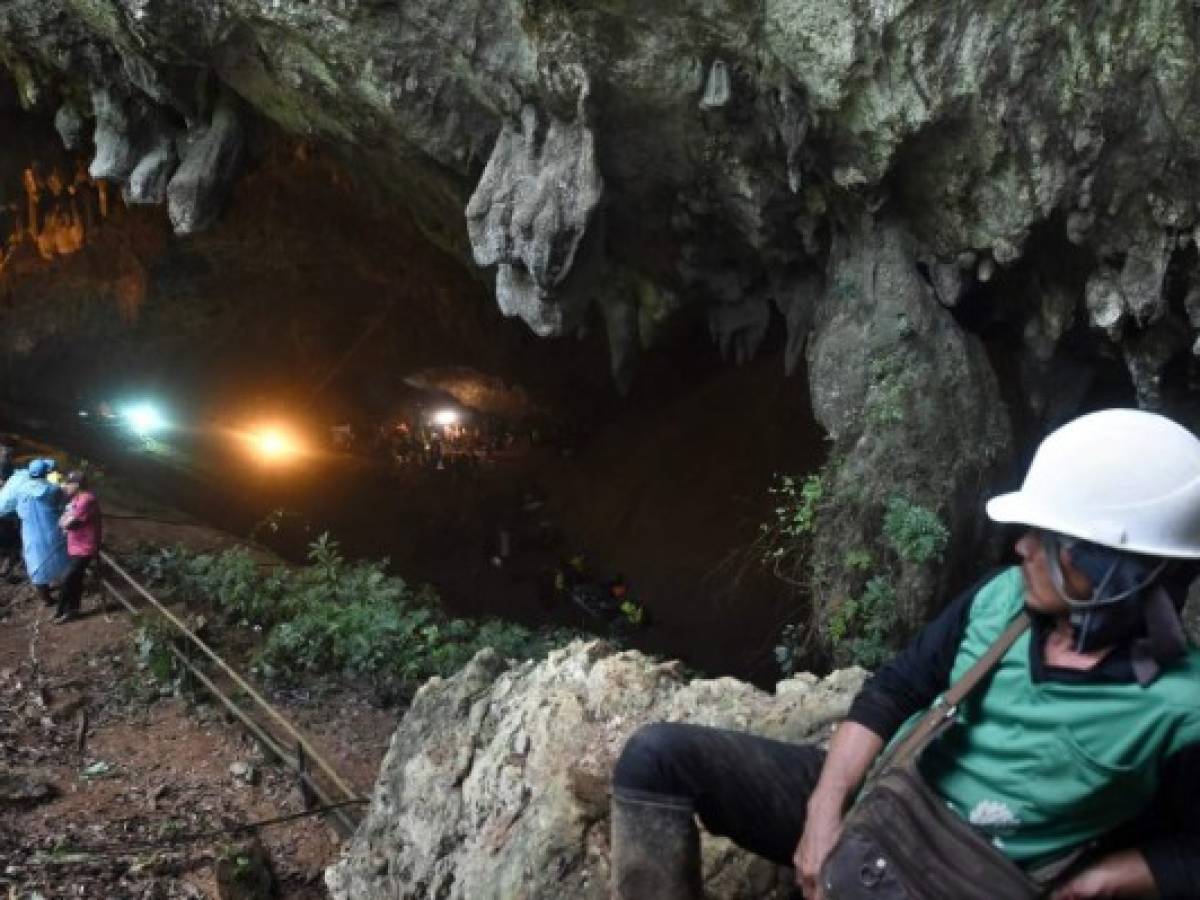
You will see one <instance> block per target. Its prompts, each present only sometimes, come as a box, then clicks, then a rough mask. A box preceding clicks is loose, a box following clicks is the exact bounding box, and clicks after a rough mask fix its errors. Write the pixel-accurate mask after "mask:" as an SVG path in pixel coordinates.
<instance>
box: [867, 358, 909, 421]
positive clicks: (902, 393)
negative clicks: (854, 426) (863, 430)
mask: <svg viewBox="0 0 1200 900" xmlns="http://www.w3.org/2000/svg"><path fill="white" fill-rule="evenodd" d="M869 375H870V383H869V385H868V390H867V400H866V417H867V421H869V422H870V423H871V424H873V425H876V426H881V427H882V426H888V425H898V424H900V423H901V422H903V421H904V413H905V407H906V406H907V405H908V402H909V394H910V392H911V389H912V387H913V380H912V376H911V374H909V372H908V371H907V370H906V368H905V366H904V357H903V356H902V355H900V354H899V353H891V354H888V355H887V356H882V357H877V358H875V359H872V360H871V362H870V369H869Z"/></svg>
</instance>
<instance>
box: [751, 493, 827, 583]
mask: <svg viewBox="0 0 1200 900" xmlns="http://www.w3.org/2000/svg"><path fill="white" fill-rule="evenodd" d="M767 493H769V494H771V495H772V496H773V497H774V498H775V503H776V506H775V508H774V510H773V513H772V520H771V521H770V522H764V523H763V524H762V525H760V526H759V530H760V531H761V533H762V535H763V540H762V557H763V561H764V562H770V561H772V560H782V559H785V558H787V557H790V556H795V555H798V554H803V552H804V549H805V547H806V545H807V542H808V539H809V537H810V536H811V535H812V532H813V529H814V527H815V526H816V522H817V513H818V511H819V510H820V508H821V502H822V501H823V500H824V499H825V473H824V472H818V473H817V474H815V475H807V476H805V477H804V478H798V477H796V476H793V475H776V476H775V481H774V483H773V484H772V485H771V486H770V487H769V488H767Z"/></svg>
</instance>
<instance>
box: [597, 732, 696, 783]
mask: <svg viewBox="0 0 1200 900" xmlns="http://www.w3.org/2000/svg"><path fill="white" fill-rule="evenodd" d="M690 730H691V727H690V726H686V725H673V724H670V723H667V722H656V723H654V724H652V725H643V726H642V727H641V728H639V729H638V730H637V731H635V732H634V733H633V734H632V735H630V737H629V739H628V740H627V741H626V742H625V747H624V748H623V749H622V750H621V755H620V757H619V758H618V759H617V764H616V766H615V767H614V769H613V785H614V786H616V787H619V788H626V789H632V790H638V791H650V792H652V793H656V794H679V793H683V792H684V791H683V788H682V785H680V784H679V779H678V777H677V776H676V772H677V771H678V767H679V764H680V763H681V762H682V759H683V757H684V754H685V753H686V751H687V747H688V743H689V741H688V732H689V731H690Z"/></svg>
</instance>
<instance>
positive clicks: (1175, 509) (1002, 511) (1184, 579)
mask: <svg viewBox="0 0 1200 900" xmlns="http://www.w3.org/2000/svg"><path fill="white" fill-rule="evenodd" d="M987 511H988V515H989V516H990V517H991V518H992V519H993V520H995V521H997V522H1001V523H1011V524H1016V525H1023V526H1026V528H1027V530H1026V531H1025V532H1024V533H1023V534H1022V536H1021V537H1020V539H1019V540H1018V541H1017V544H1016V551H1017V554H1018V555H1019V556H1020V558H1021V564H1020V565H1019V566H1014V567H1011V568H1008V569H1005V570H1002V571H1000V572H998V573H991V574H990V575H989V576H988V577H987V578H985V579H984V580H983V581H981V582H980V583H979V584H977V585H975V586H974V587H972V588H971V589H969V590H968V591H966V592H964V593H963V594H962V595H961V596H959V597H958V598H957V599H956V600H954V601H952V602H951V603H950V604H949V605H948V606H947V607H946V608H945V609H944V610H943V611H942V612H941V613H940V614H939V616H938V617H937V618H936V619H935V620H934V621H932V622H931V623H929V624H928V625H927V626H926V627H925V628H924V629H923V630H922V631H921V632H920V633H919V634H918V635H917V637H916V638H915V639H914V640H913V642H912V643H911V644H910V645H909V646H908V647H907V648H906V649H905V650H904V651H903V652H902V653H900V654H898V655H897V656H896V657H895V658H894V659H893V660H892V661H891V662H889V663H888V664H887V665H885V666H884V667H883V668H881V669H880V670H879V671H878V672H877V673H876V674H875V675H874V676H873V677H872V678H871V679H870V680H869V681H868V682H867V684H866V685H865V686H864V687H863V690H862V691H861V692H860V694H859V695H858V697H857V698H856V699H855V701H854V703H853V705H852V707H851V709H850V712H849V714H848V716H847V721H846V722H844V723H843V724H842V725H841V726H840V727H839V728H838V730H837V732H836V734H835V736H834V738H833V741H832V743H831V744H830V747H829V751H828V753H825V752H822V751H820V750H818V749H816V748H814V747H807V746H800V745H794V744H786V743H781V742H778V741H771V740H767V739H765V738H759V737H754V736H751V735H747V734H742V733H736V732H729V731H723V730H719V729H712V728H703V727H699V726H689V725H670V724H658V725H650V726H646V727H643V728H642V729H640V730H639V731H638V732H636V733H635V734H634V735H633V737H631V738H630V740H629V742H628V743H627V744H626V746H625V749H624V750H623V752H622V754H621V757H620V759H619V760H618V762H617V765H616V768H615V770H614V774H613V805H612V828H613V835H612V838H613V870H614V871H613V889H614V895H615V896H616V897H618V898H623V900H624V898H650V897H654V898H656V900H684V898H692V897H699V877H700V876H699V869H698V863H699V854H698V841H697V833H696V826H695V818H696V816H698V817H699V818H700V820H701V822H702V823H703V824H704V825H705V827H706V828H707V830H709V831H710V832H713V833H716V834H722V835H725V836H728V837H729V838H731V839H732V840H734V841H735V842H736V843H738V844H740V845H741V846H743V847H745V848H746V849H748V850H751V851H753V852H755V853H758V854H760V855H762V856H765V857H767V858H768V859H772V860H775V861H776V862H778V863H780V864H784V865H787V864H793V865H794V866H795V869H796V879H797V883H798V884H799V885H800V886H801V887H802V888H803V889H804V894H805V896H806V897H807V898H809V900H814V898H821V900H837V897H840V896H853V897H859V896H879V897H880V898H881V900H882V898H885V897H886V898H890V897H906V898H912V900H916V898H925V897H933V896H937V897H945V896H949V897H954V898H956V900H957V898H960V897H963V898H964V900H965V897H964V893H966V892H964V891H963V890H961V889H957V890H952V891H949V892H947V891H946V890H945V889H942V890H940V891H939V890H936V889H934V888H933V887H930V886H920V885H917V886H914V884H913V883H912V881H913V880H912V878H909V879H908V882H907V884H900V883H899V882H903V881H905V879H904V878H898V879H893V883H892V884H891V887H888V885H886V884H884V883H883V881H881V880H880V879H881V877H882V876H881V875H880V872H877V871H875V870H874V869H873V866H874V865H876V864H877V865H879V866H880V867H881V868H882V866H883V863H884V862H885V861H884V860H882V859H879V860H878V861H876V862H870V861H868V862H866V863H864V864H863V866H862V872H861V882H862V884H861V886H855V890H851V891H849V892H847V893H844V894H836V892H835V891H834V889H833V887H832V885H833V882H832V881H831V880H829V878H828V876H827V875H824V876H823V875H822V866H823V864H825V863H826V861H827V860H828V859H830V858H831V851H833V850H834V848H835V845H837V842H838V838H839V835H840V833H841V830H842V823H843V820H844V817H845V816H846V814H847V811H848V810H849V809H850V808H851V807H852V806H853V805H854V803H855V799H856V797H857V796H858V795H859V791H860V788H861V787H862V785H863V783H864V780H865V779H866V777H867V774H868V771H869V770H870V768H871V766H872V764H873V763H874V761H875V760H876V758H877V757H879V756H880V753H881V751H882V750H883V749H884V747H885V745H888V743H889V742H890V741H893V738H894V737H896V736H897V734H898V733H900V734H907V733H910V732H911V731H916V730H918V729H916V728H913V727H912V723H913V722H915V721H917V720H919V719H921V718H922V716H924V715H925V711H926V710H927V709H929V708H931V707H933V708H938V704H939V703H940V702H941V698H942V696H943V695H944V694H945V693H946V692H947V691H948V689H950V688H951V686H952V685H955V684H958V683H960V679H963V680H967V679H964V678H963V677H964V675H966V674H967V673H968V671H969V670H971V668H972V666H974V665H975V664H976V663H980V661H981V660H983V661H984V662H983V663H981V667H982V670H983V671H985V672H986V675H985V676H983V678H982V680H981V681H980V682H979V687H978V688H977V689H975V690H974V691H973V692H971V693H969V694H968V695H967V696H966V698H965V699H963V700H962V701H961V702H960V703H959V705H958V706H957V708H956V709H952V710H951V713H952V715H950V716H947V717H946V719H947V722H946V724H945V730H944V732H943V733H941V736H940V737H939V738H938V739H937V740H935V741H933V742H931V743H928V744H927V745H923V749H922V750H921V753H920V756H919V768H918V771H919V773H920V776H921V780H922V781H923V783H924V786H926V787H928V788H929V789H931V790H932V793H933V795H934V796H936V798H937V804H938V806H939V807H941V806H942V805H944V806H945V807H948V808H949V809H950V810H953V812H954V813H955V814H957V815H956V816H952V817H951V818H952V819H953V820H954V822H955V823H957V825H956V827H957V828H960V829H961V828H962V827H963V823H969V826H970V828H969V829H967V830H968V832H969V834H970V836H971V838H972V840H974V841H975V842H976V843H978V844H980V845H982V847H983V849H982V851H980V852H981V853H982V854H992V853H993V852H995V853H996V854H997V855H998V857H1003V860H1004V861H1003V862H1002V865H1004V866H1007V867H1008V868H1010V869H1013V867H1012V866H1011V865H1010V863H1015V864H1016V867H1018V869H1019V870H1020V871H1019V873H1018V875H1019V877H1022V879H1023V880H1026V879H1027V880H1028V883H1029V884H1032V885H1033V886H1034V887H1035V888H1037V890H1036V891H1035V892H1031V893H1029V894H1027V896H1030V897H1034V896H1039V895H1041V894H1040V892H1042V891H1044V896H1048V897H1052V898H1054V900H1086V898H1109V897H1147V898H1149V897H1161V898H1167V900H1173V898H1178V900H1183V898H1197V897H1200V816H1197V815H1196V812H1195V811H1196V810H1197V808H1200V651H1197V650H1195V649H1192V648H1190V647H1189V646H1188V645H1187V641H1186V639H1185V637H1184V634H1183V628H1182V625H1181V623H1180V617H1179V610H1180V608H1181V607H1182V605H1183V601H1184V599H1185V596H1186V593H1187V588H1188V586H1189V584H1190V583H1191V581H1192V579H1193V578H1194V576H1195V575H1196V574H1197V572H1200V568H1198V566H1197V562H1196V561H1197V560H1200V441H1198V440H1197V439H1196V437H1195V436H1193V435H1192V434H1191V433H1190V432H1188V431H1187V430H1185V429H1184V428H1182V427H1180V426H1179V425H1177V424H1175V423H1174V422H1171V421H1170V420H1168V419H1166V418H1163V417H1162V416H1157V415H1154V414H1151V413H1145V412H1139V411H1136V410H1106V411H1103V412H1099V413H1093V414H1091V415H1087V416H1083V417H1081V418H1079V419H1076V420H1075V421H1073V422H1071V423H1069V424H1067V425H1065V426H1063V427H1062V428H1060V429H1059V430H1058V431H1056V432H1054V433H1053V434H1051V435H1050V436H1049V437H1047V438H1046V440H1045V441H1044V442H1043V443H1042V445H1041V446H1040V447H1039V449H1038V452H1037V454H1036V455H1035V457H1034V460H1033V462H1032V464H1031V465H1030V468H1029V472H1028V474H1027V476H1026V478H1025V481H1024V483H1023V485H1022V487H1021V489H1020V490H1019V491H1016V492H1014V493H1011V494H1006V495H1003V496H1000V497H996V498H994V499H993V500H991V501H990V502H989V503H988V504H987ZM1023 610H1024V611H1026V612H1028V614H1029V617H1030V618H1031V619H1032V626H1031V627H1029V628H1028V630H1025V631H1024V632H1022V631H1021V627H1022V623H1023V622H1024V619H1022V617H1021V614H1022V611H1023ZM1014 621H1016V625H1015V627H1014V624H1013V623H1014ZM1002 633H1003V634H1012V635H1018V634H1019V635H1020V636H1019V637H1015V638H1012V640H1014V641H1015V642H1013V643H1011V644H1007V643H1004V642H1002V641H1001V640H1000V638H1001V635H1002ZM989 650H992V651H993V653H992V654H989V653H988V651H989ZM989 655H990V656H992V657H993V658H994V660H996V661H995V662H993V663H991V667H990V668H987V667H986V666H987V658H988V657H989ZM955 713H956V714H955ZM935 718H936V716H935ZM902 740H903V739H901V738H897V740H896V741H895V742H893V745H894V744H895V743H901V742H902ZM942 815H945V813H944V812H943V813H942ZM932 818H936V815H933V814H931V819H932ZM897 827H899V826H897ZM909 831H912V829H909ZM976 835H978V836H982V837H984V838H986V842H984V841H979V840H978V838H977V837H976ZM988 844H990V845H991V847H990V848H989V847H988ZM839 846H840V845H839ZM908 846H913V845H912V844H911V843H910V844H909V845H908ZM917 846H919V843H918V845H917ZM991 848H994V851H993V849H991ZM920 865H921V861H919V860H918V861H916V868H918V869H919V868H920ZM930 868H931V869H933V868H936V867H935V866H931V867H930ZM828 871H829V867H827V868H826V872H828ZM902 871H903V868H902ZM981 871H986V867H985V869H981ZM1014 871H1017V869H1014ZM854 872H855V874H856V877H857V868H856V869H855V870H854ZM1021 873H1023V875H1022V874H1021ZM818 876H822V877H818ZM1035 882H1036V884H1035ZM827 889H828V891H829V894H830V896H829V897H828V898H826V891H827ZM888 891H892V892H891V893H889V892H888ZM993 891H994V892H993ZM835 894H836V896H835ZM1000 895H1001V894H1000V892H999V889H998V888H993V887H992V886H989V885H988V884H980V885H979V886H978V889H977V893H976V894H973V895H972V896H973V897H974V896H977V897H980V898H982V897H994V896H1000ZM1005 896H1009V895H1007V894H1006V895H1005ZM1022 896H1025V895H1022Z"/></svg>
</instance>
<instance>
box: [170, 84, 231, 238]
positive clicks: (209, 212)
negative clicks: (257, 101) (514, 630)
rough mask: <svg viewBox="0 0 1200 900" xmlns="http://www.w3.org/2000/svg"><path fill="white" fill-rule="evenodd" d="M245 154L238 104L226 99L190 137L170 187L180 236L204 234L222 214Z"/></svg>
mask: <svg viewBox="0 0 1200 900" xmlns="http://www.w3.org/2000/svg"><path fill="white" fill-rule="evenodd" d="M241 151H242V124H241V120H240V118H239V115H238V111H237V104H236V102H235V101H234V100H233V99H232V98H230V97H225V98H223V99H222V101H221V102H220V103H219V104H218V105H217V108H216V110H215V111H214V112H213V117H212V121H211V122H210V123H209V124H208V127H206V128H204V129H203V130H201V131H200V132H199V133H197V134H195V135H189V136H188V146H187V148H186V149H185V150H184V151H183V153H182V154H181V156H182V162H181V163H180V165H179V168H178V170H176V172H175V175H174V176H173V177H172V178H171V181H170V183H169V184H168V185H167V204H168V212H169V214H170V217H171V225H172V227H174V229H175V232H176V234H191V233H193V232H195V231H200V230H202V229H203V228H205V227H206V226H208V225H209V224H211V223H212V221H213V220H214V219H215V218H216V217H217V216H218V215H219V214H220V211H221V206H222V205H223V203H224V200H225V195H226V194H227V193H228V191H229V189H230V187H231V186H232V184H233V179H234V176H235V175H236V173H237V166H238V161H239V157H240V154H241Z"/></svg>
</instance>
